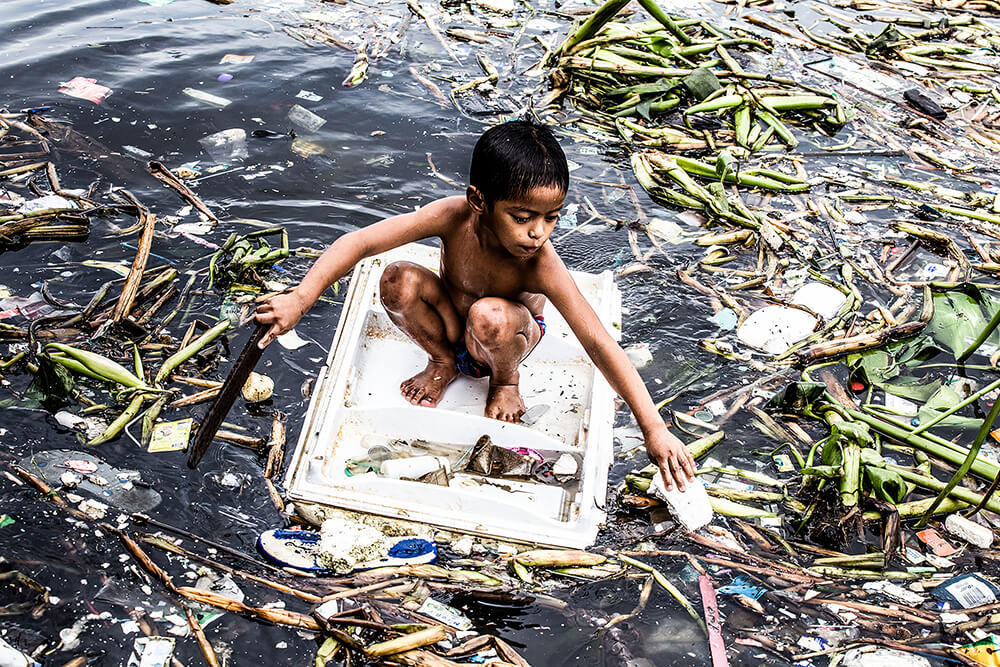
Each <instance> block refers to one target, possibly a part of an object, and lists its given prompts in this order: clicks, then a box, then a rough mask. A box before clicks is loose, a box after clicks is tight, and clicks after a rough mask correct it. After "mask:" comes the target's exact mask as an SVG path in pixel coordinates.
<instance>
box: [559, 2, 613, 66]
mask: <svg viewBox="0 0 1000 667" xmlns="http://www.w3.org/2000/svg"><path fill="white" fill-rule="evenodd" d="M629 2H630V0H607V2H605V3H604V4H603V5H601V6H600V7H598V8H597V10H596V11H595V12H594V13H593V14H591V15H590V16H589V17H588V18H587V20H586V21H584V22H583V23H582V24H581V25H580V27H579V28H577V29H576V30H575V31H573V33H572V34H571V35H569V36H568V37H567V38H566V41H565V42H563V43H562V46H560V47H559V48H558V49H556V51H555V53H556V54H560V53H566V52H567V51H569V50H570V49H572V48H573V47H574V46H576V45H577V44H579V43H580V42H582V41H584V40H587V39H590V38H591V37H593V36H594V35H596V34H597V33H598V32H599V31H600V30H601V28H603V27H604V25H605V24H606V23H607V22H608V21H610V20H611V19H613V18H614V17H615V16H616V15H617V14H618V12H620V11H621V10H622V9H623V8H624V7H625V5H627V4H628V3H629Z"/></svg>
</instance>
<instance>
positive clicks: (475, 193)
mask: <svg viewBox="0 0 1000 667" xmlns="http://www.w3.org/2000/svg"><path fill="white" fill-rule="evenodd" d="M465 200H466V201H467V202H469V208H471V209H472V210H473V211H475V212H476V213H477V214H478V215H482V214H483V213H486V198H485V197H483V193H482V191H481V190H480V189H479V188H477V187H476V186H475V185H470V186H469V187H468V188H466V189H465Z"/></svg>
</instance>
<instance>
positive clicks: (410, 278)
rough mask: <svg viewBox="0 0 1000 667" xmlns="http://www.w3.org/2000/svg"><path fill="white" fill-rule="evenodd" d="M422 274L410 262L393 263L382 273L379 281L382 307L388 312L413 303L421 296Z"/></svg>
mask: <svg viewBox="0 0 1000 667" xmlns="http://www.w3.org/2000/svg"><path fill="white" fill-rule="evenodd" d="M419 291H420V272H419V270H418V269H417V266H416V265H414V264H410V263H409V262H393V263H392V264H390V265H389V266H387V267H385V270H384V271H382V278H381V279H380V280H379V294H380V296H381V299H382V305H383V306H385V307H386V309H388V310H396V309H398V308H399V307H401V306H403V305H405V304H407V303H410V302H412V301H413V300H414V299H416V298H417V297H418V295H419Z"/></svg>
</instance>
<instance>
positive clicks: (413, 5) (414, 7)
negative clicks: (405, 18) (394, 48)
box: [406, 0, 462, 63]
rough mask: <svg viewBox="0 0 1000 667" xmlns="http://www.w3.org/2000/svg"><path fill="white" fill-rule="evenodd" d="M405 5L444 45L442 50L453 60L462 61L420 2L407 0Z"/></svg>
mask: <svg viewBox="0 0 1000 667" xmlns="http://www.w3.org/2000/svg"><path fill="white" fill-rule="evenodd" d="M406 6H407V7H409V8H410V11H411V12H413V13H414V14H416V15H417V16H419V17H420V18H422V19H423V20H424V23H426V24H427V29H428V30H430V31H431V34H432V35H434V37H435V38H436V39H437V41H439V42H440V43H441V46H443V47H444V52H445V53H447V54H448V55H449V56H451V58H452V60H454V61H455V62H457V63H461V62H462V61H461V60H459V59H458V56H456V55H455V52H454V51H452V50H451V45H450V44H448V42H447V41H446V40H445V38H444V35H442V34H441V31H440V30H438V27H437V24H436V23H434V20H433V19H432V18H431V17H430V16H428V15H427V12H425V11H424V8H423V7H421V6H420V3H419V2H417V0H407V3H406Z"/></svg>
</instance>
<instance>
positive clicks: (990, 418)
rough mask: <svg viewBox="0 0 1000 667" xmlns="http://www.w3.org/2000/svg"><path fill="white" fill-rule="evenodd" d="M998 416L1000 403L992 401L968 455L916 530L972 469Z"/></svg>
mask: <svg viewBox="0 0 1000 667" xmlns="http://www.w3.org/2000/svg"><path fill="white" fill-rule="evenodd" d="M998 416H1000V401H993V407H991V408H990V413H989V414H988V415H986V419H984V420H983V425H982V426H981V427H980V428H979V433H977V434H976V439H975V440H973V441H972V447H970V448H969V453H968V455H967V456H966V457H965V460H964V461H962V465H961V467H959V469H958V470H957V471H956V472H955V474H954V475H953V476H952V478H951V479H950V480H949V481H948V484H947V485H946V486H945V487H944V488H943V489H941V491H940V492H939V493H938V496H937V498H935V499H934V502H933V503H931V506H930V507H928V508H927V511H926V512H925V513H924V516H923V517H921V518H920V521H918V522H917V527H918V528H919V527H922V526H924V525H926V524H927V520H928V519H929V518H930V516H931V514H932V513H933V512H934V508H936V507H937V506H938V504H939V503H940V502H941V501H942V500H944V499H945V498H947V497H948V494H949V493H951V490H952V489H954V488H955V486H956V485H957V484H958V483H959V482H960V481H962V478H963V477H965V475H966V474H967V473H968V472H969V468H971V467H972V463H973V461H975V460H976V456H978V454H979V449H980V447H982V446H983V442H984V441H985V440H986V437H987V436H988V435H989V434H990V431H991V430H992V429H993V423H994V422H995V421H996V420H997V417H998ZM991 481H992V480H991Z"/></svg>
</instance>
